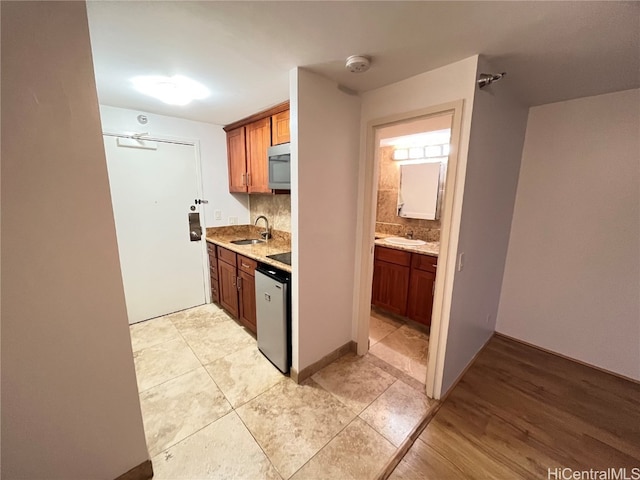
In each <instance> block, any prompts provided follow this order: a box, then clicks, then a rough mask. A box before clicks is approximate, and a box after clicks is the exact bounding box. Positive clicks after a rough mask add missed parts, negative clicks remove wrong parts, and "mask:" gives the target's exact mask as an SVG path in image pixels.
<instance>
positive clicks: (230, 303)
mask: <svg viewBox="0 0 640 480" xmlns="http://www.w3.org/2000/svg"><path fill="white" fill-rule="evenodd" d="M217 256H218V258H217V261H218V284H219V297H220V305H221V306H222V307H223V308H224V309H225V310H226V311H227V312H229V313H230V314H231V315H232V316H233V317H234V318H236V319H237V320H238V321H240V323H242V324H243V325H244V326H245V327H247V328H248V329H249V330H251V331H252V332H253V333H256V332H257V326H256V281H255V277H254V275H255V274H254V272H255V269H256V267H257V266H258V264H257V262H256V261H255V260H252V259H250V258H247V257H244V256H242V255H237V254H236V253H235V252H232V251H231V250H228V249H226V248H223V247H220V246H218V247H217Z"/></svg>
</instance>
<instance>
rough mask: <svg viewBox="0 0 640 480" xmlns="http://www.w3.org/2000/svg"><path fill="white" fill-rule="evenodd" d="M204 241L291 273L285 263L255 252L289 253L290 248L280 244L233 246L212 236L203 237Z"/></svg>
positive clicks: (270, 253) (266, 243)
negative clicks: (259, 250) (260, 250)
mask: <svg viewBox="0 0 640 480" xmlns="http://www.w3.org/2000/svg"><path fill="white" fill-rule="evenodd" d="M205 239H206V241H207V242H209V243H212V244H214V245H218V246H220V247H222V248H226V249H227V250H231V251H232V252H235V253H237V254H239V255H244V256H245V257H248V258H251V259H252V260H255V261H256V262H260V263H264V264H266V265H271V266H272V267H275V268H277V269H279V270H283V271H285V272H288V273H291V266H290V265H287V264H286V263H282V262H278V261H277V260H272V259H271V258H267V257H266V255H264V254H263V253H261V252H256V250H257V249H267V250H268V252H267V253H266V254H267V255H275V254H278V253H286V252H290V251H291V248H290V247H289V248H288V249H287V248H286V247H283V246H281V242H278V243H277V244H276V245H274V246H271V245H270V244H269V241H266V242H265V243H262V244H258V245H235V244H233V243H230V242H228V241H225V240H222V239H220V238H216V237H215V236H212V235H207V236H206V237H205Z"/></svg>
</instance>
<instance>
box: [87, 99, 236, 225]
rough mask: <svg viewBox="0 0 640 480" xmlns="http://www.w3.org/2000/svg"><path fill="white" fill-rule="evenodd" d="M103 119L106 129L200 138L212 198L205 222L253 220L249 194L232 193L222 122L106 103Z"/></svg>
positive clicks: (204, 185) (204, 176)
mask: <svg viewBox="0 0 640 480" xmlns="http://www.w3.org/2000/svg"><path fill="white" fill-rule="evenodd" d="M177 108H179V107H177ZM140 114H144V115H146V116H147V118H148V120H149V121H148V123H147V124H146V125H140V124H139V123H138V121H137V116H138V115H140ZM100 118H101V119H102V128H103V131H105V132H111V133H125V132H126V133H133V132H148V133H149V134H151V135H152V136H157V137H161V138H165V137H169V138H180V139H186V140H197V141H198V145H199V148H200V165H201V169H202V192H203V195H204V198H205V199H206V200H209V203H208V204H207V205H205V207H204V223H203V225H205V226H207V227H219V226H221V225H229V217H238V223H239V224H243V223H249V201H248V195H246V194H243V193H236V194H230V193H229V176H228V164H227V137H226V134H225V132H224V130H222V127H221V126H220V125H213V124H211V123H203V122H194V121H191V120H185V119H183V118H177V117H167V116H165V115H156V114H153V113H147V112H139V111H136V110H128V109H125V108H117V107H111V106H106V105H101V106H100ZM216 210H220V211H221V212H222V219H221V220H215V216H214V212H215V211H216Z"/></svg>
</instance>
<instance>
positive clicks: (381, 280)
mask: <svg viewBox="0 0 640 480" xmlns="http://www.w3.org/2000/svg"><path fill="white" fill-rule="evenodd" d="M437 265H438V258H437V257H433V256H430V255H424V254H420V253H414V252H408V251H403V250H397V249H393V248H386V247H381V246H379V245H376V247H375V253H374V270H373V288H372V295H371V303H372V304H373V305H375V306H377V307H378V308H380V309H382V310H386V311H388V312H391V313H395V314H397V315H402V316H406V317H408V318H410V319H411V320H414V321H416V322H420V323H422V324H425V325H431V310H432V308H433V291H434V285H435V279H436V269H437Z"/></svg>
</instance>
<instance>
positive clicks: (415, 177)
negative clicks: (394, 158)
mask: <svg viewBox="0 0 640 480" xmlns="http://www.w3.org/2000/svg"><path fill="white" fill-rule="evenodd" d="M445 160H446V159H445ZM445 169H446V162H429V163H417V164H405V165H400V184H399V186H398V209H397V214H398V216H399V217H403V218H418V219H421V220H438V219H439V218H440V206H441V203H442V194H443V192H444V176H445Z"/></svg>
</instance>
